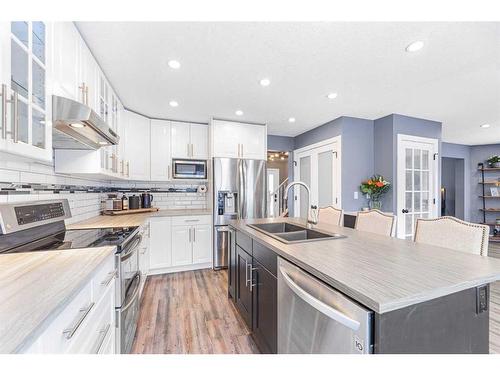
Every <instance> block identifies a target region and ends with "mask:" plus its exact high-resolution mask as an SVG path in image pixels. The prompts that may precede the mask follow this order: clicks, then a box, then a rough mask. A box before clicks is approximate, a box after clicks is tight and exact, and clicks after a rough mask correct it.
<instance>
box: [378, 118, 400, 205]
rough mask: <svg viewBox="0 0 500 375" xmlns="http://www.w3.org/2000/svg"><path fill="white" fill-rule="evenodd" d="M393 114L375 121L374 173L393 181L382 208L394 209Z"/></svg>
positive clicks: (394, 157) (394, 158)
mask: <svg viewBox="0 0 500 375" xmlns="http://www.w3.org/2000/svg"><path fill="white" fill-rule="evenodd" d="M393 133H394V125H393V116H392V115H389V116H385V117H382V118H379V119H377V120H375V121H374V122H373V141H374V173H377V174H380V175H382V176H384V178H385V179H386V180H387V181H389V182H390V183H391V189H390V190H389V191H388V192H387V193H386V195H385V196H384V198H383V199H382V209H383V210H384V211H385V210H389V211H391V210H392V207H396V194H394V189H395V187H394V186H395V185H394V176H395V174H396V169H395V166H394V163H395V160H396V154H395V151H394V150H395V147H394V145H393V142H394V137H393Z"/></svg>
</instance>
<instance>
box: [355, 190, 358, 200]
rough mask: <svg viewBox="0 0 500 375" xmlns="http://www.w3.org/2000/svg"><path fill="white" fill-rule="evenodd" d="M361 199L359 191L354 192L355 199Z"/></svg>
mask: <svg viewBox="0 0 500 375" xmlns="http://www.w3.org/2000/svg"><path fill="white" fill-rule="evenodd" d="M358 198H359V194H358V192H357V191H355V192H354V199H358Z"/></svg>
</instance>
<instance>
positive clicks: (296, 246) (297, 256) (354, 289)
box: [230, 218, 500, 353]
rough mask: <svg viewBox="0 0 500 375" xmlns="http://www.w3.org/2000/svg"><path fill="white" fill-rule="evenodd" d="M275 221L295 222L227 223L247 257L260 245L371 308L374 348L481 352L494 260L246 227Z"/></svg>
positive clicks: (496, 275)
mask: <svg viewBox="0 0 500 375" xmlns="http://www.w3.org/2000/svg"><path fill="white" fill-rule="evenodd" d="M282 221H286V222H290V223H302V222H301V221H300V220H298V219H294V218H286V219H284V218H277V219H255V220H236V221H233V222H232V223H231V224H230V225H231V227H232V228H234V230H235V232H236V235H235V237H236V241H235V242H236V249H237V250H240V249H243V250H245V252H246V253H247V255H249V257H248V259H247V260H246V262H252V257H255V249H256V248H257V249H259V250H258V253H262V251H261V249H262V248H263V247H264V248H265V249H268V251H270V252H272V253H274V254H275V255H276V256H277V257H280V258H283V259H285V260H286V261H289V262H291V263H292V264H293V265H295V266H297V267H299V268H300V269H302V270H304V271H305V272H306V273H308V274H310V275H313V276H314V277H315V278H317V279H319V280H321V281H322V282H324V283H326V284H327V285H329V286H330V287H331V288H333V289H335V290H336V291H339V292H340V293H342V294H343V295H345V296H347V297H348V298H349V299H351V300H352V301H355V302H356V303H358V304H359V305H361V306H363V307H365V308H366V309H368V310H370V311H372V312H373V320H372V323H373V331H374V335H373V343H372V345H373V350H372V351H373V352H375V353H488V334H489V332H488V327H489V322H488V318H489V312H488V305H489V284H490V283H491V282H493V281H496V280H499V279H500V260H498V259H493V258H489V257H481V256H478V255H472V254H466V253H461V252H458V251H454V250H449V249H445V248H440V247H435V246H429V245H424V244H416V243H414V242H412V241H407V240H400V239H396V238H388V237H384V236H380V235H376V234H372V233H366V232H360V231H356V230H353V229H350V228H343V227H332V226H330V227H326V226H323V225H318V226H316V227H315V228H317V229H319V230H322V231H327V232H335V233H338V234H341V235H344V236H345V237H344V238H338V239H329V240H321V241H313V242H302V243H293V244H285V243H283V242H281V241H278V240H277V239H275V238H273V237H271V236H268V235H266V234H265V233H262V232H261V231H259V230H256V229H253V228H251V227H249V226H248V225H247V224H255V223H269V222H282ZM238 237H240V240H238ZM266 256H267V257H269V255H266ZM230 257H231V254H230ZM233 258H234V254H233ZM276 262H277V260H276V261H272V262H270V263H268V264H271V266H268V267H267V269H269V268H274V270H276V267H277V266H276ZM251 264H252V267H253V268H259V266H256V267H254V266H253V263H251ZM260 264H262V262H260ZM230 266H231V263H230ZM271 271H272V270H271ZM233 273H234V270H233ZM271 273H272V272H271ZM275 277H277V276H276V275H275ZM230 279H231V268H230ZM230 283H231V280H230ZM250 283H252V276H250ZM237 290H238V286H236V289H233V294H238V293H237V292H236V291H237ZM235 292H236V293H235ZM230 295H231V286H230ZM235 300H236V301H237V300H238V296H237V297H236V298H235ZM237 305H238V304H237ZM250 305H251V304H250ZM240 311H241V309H240ZM278 325H279V322H278Z"/></svg>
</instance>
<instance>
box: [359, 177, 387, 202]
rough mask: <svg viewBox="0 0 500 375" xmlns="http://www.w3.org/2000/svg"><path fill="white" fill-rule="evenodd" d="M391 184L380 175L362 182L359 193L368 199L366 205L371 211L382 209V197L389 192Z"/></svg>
mask: <svg viewBox="0 0 500 375" xmlns="http://www.w3.org/2000/svg"><path fill="white" fill-rule="evenodd" d="M390 188H391V183H390V182H389V181H387V180H386V179H385V178H384V177H383V176H381V175H378V174H376V175H373V176H372V177H370V178H369V179H368V180H366V181H363V182H362V183H361V185H360V187H359V189H360V190H361V192H362V193H363V194H365V196H366V199H368V205H369V207H370V208H371V209H378V210H380V209H381V208H382V201H381V198H382V196H383V195H384V194H385V193H387V192H388V191H389V189H390Z"/></svg>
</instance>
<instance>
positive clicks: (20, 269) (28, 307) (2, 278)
mask: <svg viewBox="0 0 500 375" xmlns="http://www.w3.org/2000/svg"><path fill="white" fill-rule="evenodd" d="M115 251H116V248H115V247H114V246H105V247H94V248H88V249H75V250H51V251H35V252H26V253H13V254H1V255H0V296H1V301H2V302H1V304H0V321H1V322H2V323H1V324H0V353H13V352H19V351H21V350H23V349H26V348H27V347H29V345H31V344H32V343H33V342H34V340H35V339H36V338H37V337H38V336H39V335H40V334H41V333H42V332H43V331H44V329H45V328H47V326H48V325H49V324H50V323H51V322H52V321H53V319H54V318H56V317H57V316H58V314H59V313H60V312H61V311H62V310H63V309H64V308H65V307H66V305H67V304H68V303H69V302H70V301H71V300H72V298H73V297H74V296H75V295H76V294H77V293H78V292H79V291H80V290H81V288H82V287H83V286H84V285H85V284H86V283H88V282H89V281H90V280H91V278H92V277H93V276H94V273H95V272H96V271H97V270H98V269H99V265H101V264H102V262H103V261H104V260H105V259H107V258H108V257H109V256H111V255H112V254H114V252H115Z"/></svg>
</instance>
